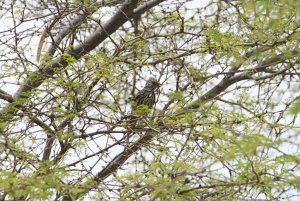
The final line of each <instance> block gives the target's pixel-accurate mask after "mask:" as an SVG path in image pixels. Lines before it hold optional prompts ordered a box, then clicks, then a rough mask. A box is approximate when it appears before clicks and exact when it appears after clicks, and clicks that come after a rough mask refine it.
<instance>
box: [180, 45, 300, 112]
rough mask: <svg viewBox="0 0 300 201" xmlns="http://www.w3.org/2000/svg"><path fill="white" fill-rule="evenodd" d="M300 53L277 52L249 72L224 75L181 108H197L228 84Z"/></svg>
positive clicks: (249, 77) (249, 76)
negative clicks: (215, 83) (230, 75)
mask: <svg viewBox="0 0 300 201" xmlns="http://www.w3.org/2000/svg"><path fill="white" fill-rule="evenodd" d="M299 53H300V50H298V49H297V50H293V51H290V52H287V53H283V54H279V55H276V56H274V57H271V58H270V59H267V60H265V61H264V62H262V63H261V64H258V65H257V66H256V67H255V68H254V69H252V70H251V71H250V72H244V73H242V74H238V75H235V76H232V77H225V78H224V79H222V80H221V81H220V82H219V83H218V84H217V85H216V86H215V87H213V88H212V89H210V90H209V91H208V92H206V93H205V94H204V95H202V96H201V97H200V98H199V99H198V100H196V101H194V102H192V103H191V104H190V105H189V106H187V107H185V108H184V109H183V110H185V111H186V110H191V109H192V110H195V109H198V108H199V107H200V106H201V105H202V104H203V103H205V102H206V101H208V100H210V99H213V98H214V97H216V96H217V95H219V94H220V93H221V92H223V91H225V90H226V89H227V88H228V87H229V86H231V85H232V84H234V83H237V82H239V81H242V80H247V79H252V75H253V74H255V73H258V72H261V71H264V70H265V69H266V68H267V67H270V66H272V65H276V64H278V63H281V62H284V61H285V60H288V59H291V58H294V57H296V56H298V55H299Z"/></svg>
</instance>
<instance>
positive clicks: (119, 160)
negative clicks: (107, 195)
mask: <svg viewBox="0 0 300 201" xmlns="http://www.w3.org/2000/svg"><path fill="white" fill-rule="evenodd" d="M299 53H300V51H299V50H293V51H290V52H288V53H285V54H279V55H276V56H274V57H272V58H270V59H267V60H266V61H264V62H262V63H261V64H259V65H258V66H257V67H256V68H255V70H253V71H251V72H248V73H242V74H239V75H236V76H232V77H229V78H228V77H225V78H224V79H223V80H222V81H221V82H219V83H218V84H217V85H216V86H215V87H213V88H212V89H211V90H209V91H208V92H207V93H205V94H204V95H203V96H201V97H200V98H199V99H198V100H196V101H194V102H193V103H192V104H191V105H190V106H188V107H186V108H183V110H190V109H197V108H199V107H200V105H202V104H203V103H205V102H207V101H209V100H211V99H213V98H214V97H216V96H217V95H219V94H220V93H221V92H223V91H224V90H225V89H227V88H228V87H229V86H231V85H232V84H234V83H237V82H239V81H241V80H246V79H252V76H251V74H254V73H257V72H259V71H262V70H263V69H265V68H267V67H269V66H272V65H275V64H278V63H280V62H283V61H285V60H287V59H291V58H294V57H296V56H298V55H299ZM178 112H180V111H178ZM175 113H176V112H175ZM156 134H157V133H156V132H154V131H148V132H146V134H145V135H144V136H142V137H141V138H140V139H139V140H138V141H137V142H135V143H134V144H133V145H131V146H129V147H126V148H125V150H124V151H123V152H121V153H120V154H119V155H117V156H116V157H115V158H114V159H113V160H112V161H111V162H110V163H109V164H108V165H107V166H106V167H105V168H103V169H102V170H101V171H100V172H98V173H97V175H96V176H95V178H94V180H95V181H96V182H97V184H99V183H100V182H101V181H103V180H104V179H105V178H107V177H108V176H110V175H111V174H113V173H115V172H116V171H117V170H118V169H119V168H120V167H121V166H122V165H123V164H124V162H125V161H126V160H127V159H129V157H130V156H131V155H132V154H133V153H135V152H136V151H138V150H140V149H141V148H142V147H143V146H145V144H147V143H149V142H150V141H151V140H152V139H153V138H154V137H155V136H156ZM85 193H86V192H85Z"/></svg>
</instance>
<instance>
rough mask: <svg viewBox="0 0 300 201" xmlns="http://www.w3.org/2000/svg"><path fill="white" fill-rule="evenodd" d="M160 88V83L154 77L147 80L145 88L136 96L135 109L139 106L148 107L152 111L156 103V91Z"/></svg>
mask: <svg viewBox="0 0 300 201" xmlns="http://www.w3.org/2000/svg"><path fill="white" fill-rule="evenodd" d="M159 86H160V84H159V82H158V81H157V80H156V79H155V78H154V77H150V78H149V79H148V80H147V82H146V85H145V87H144V88H143V89H142V90H141V91H139V92H138V93H137V95H136V96H135V98H134V102H135V104H134V108H136V107H137V106H139V105H146V106H148V108H149V109H152V107H153V105H154V103H155V91H156V89H157V88H158V87H159Z"/></svg>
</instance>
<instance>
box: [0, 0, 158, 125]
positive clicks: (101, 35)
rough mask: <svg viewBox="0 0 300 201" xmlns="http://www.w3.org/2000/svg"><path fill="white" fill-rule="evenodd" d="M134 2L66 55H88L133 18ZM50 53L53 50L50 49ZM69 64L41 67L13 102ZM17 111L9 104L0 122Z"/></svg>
mask: <svg viewBox="0 0 300 201" xmlns="http://www.w3.org/2000/svg"><path fill="white" fill-rule="evenodd" d="M162 1H163V0H156V1H151V2H148V3H146V6H143V5H142V6H141V8H142V9H138V8H137V10H139V13H140V12H142V11H143V12H145V11H147V10H149V9H150V8H152V7H153V6H155V5H157V4H158V3H160V2H162ZM133 5H135V1H130V3H125V4H124V5H123V6H122V7H121V8H120V9H119V11H118V12H117V13H116V14H115V15H114V16H112V18H111V19H110V20H109V21H108V22H107V23H106V24H104V25H103V26H102V27H103V29H102V28H101V27H100V28H98V29H97V30H96V31H95V32H94V33H93V34H92V35H91V36H89V37H88V38H87V39H86V40H85V42H84V43H82V44H79V45H77V46H76V47H75V48H74V49H72V50H69V51H67V52H66V54H68V55H71V56H73V57H74V58H76V59H80V58H81V57H82V56H83V55H85V54H87V53H89V52H90V51H91V50H93V49H94V48H95V47H97V46H98V45H99V44H100V43H101V42H103V41H104V40H105V39H106V38H107V37H108V34H112V33H114V32H115V31H116V30H117V29H118V28H119V27H120V26H121V25H123V24H124V23H125V22H126V21H128V20H129V19H130V18H131V17H133V16H134V13H133V9H134V6H133ZM50 50H51V51H52V52H53V50H52V49H50ZM68 64H69V62H68V60H67V59H65V57H64V56H61V57H59V58H57V59H56V60H55V61H53V62H52V64H50V65H46V66H43V67H42V68H41V69H40V70H38V71H37V72H34V73H32V74H31V75H29V77H28V79H27V80H26V81H25V82H24V84H23V86H21V87H20V88H19V89H18V91H17V92H16V93H15V95H14V99H15V101H17V100H18V99H22V102H24V101H26V99H28V98H29V97H30V92H31V90H33V89H36V88H37V87H39V86H40V85H41V84H42V83H43V81H44V80H45V79H47V78H48V77H50V76H52V75H53V74H54V72H55V70H56V69H61V68H64V67H66V66H67V65H68ZM18 109H19V107H18V104H13V103H11V104H9V105H7V106H6V107H5V108H4V109H3V110H2V111H1V114H2V115H1V116H0V122H8V121H10V120H11V118H12V117H13V114H14V113H15V112H16V111H17V110H18Z"/></svg>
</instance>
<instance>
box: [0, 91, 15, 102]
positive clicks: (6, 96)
mask: <svg viewBox="0 0 300 201" xmlns="http://www.w3.org/2000/svg"><path fill="white" fill-rule="evenodd" d="M0 99H2V100H6V101H7V102H9V103H12V102H13V101H14V99H13V97H12V95H10V94H8V93H7V92H5V91H3V90H2V89H0Z"/></svg>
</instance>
